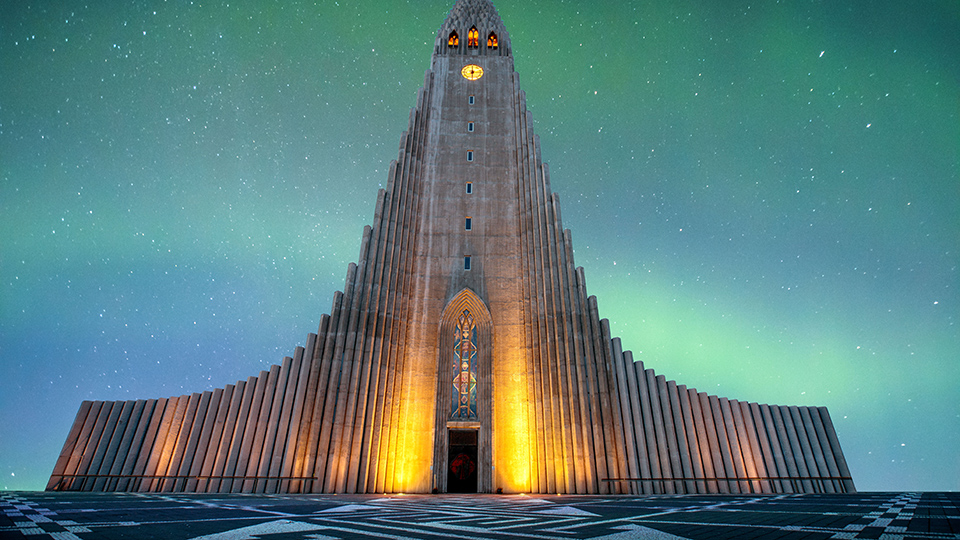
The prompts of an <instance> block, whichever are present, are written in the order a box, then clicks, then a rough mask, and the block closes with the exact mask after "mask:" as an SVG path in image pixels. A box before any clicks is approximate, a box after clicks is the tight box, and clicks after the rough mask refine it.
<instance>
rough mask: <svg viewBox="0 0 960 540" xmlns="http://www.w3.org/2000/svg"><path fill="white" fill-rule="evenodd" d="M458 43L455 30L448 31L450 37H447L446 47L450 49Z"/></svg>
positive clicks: (458, 37) (458, 39)
mask: <svg viewBox="0 0 960 540" xmlns="http://www.w3.org/2000/svg"><path fill="white" fill-rule="evenodd" d="M458 45H460V36H458V35H457V31H456V30H454V31H453V32H450V37H448V38H447V47H450V48H451V49H452V48H454V47H456V46H458Z"/></svg>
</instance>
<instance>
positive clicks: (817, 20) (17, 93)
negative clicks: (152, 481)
mask: <svg viewBox="0 0 960 540" xmlns="http://www.w3.org/2000/svg"><path fill="white" fill-rule="evenodd" d="M387 4H388V3H387V2H382V1H377V2H374V1H359V2H351V1H346V0H340V1H339V2H334V1H332V0H325V1H322V2H318V3H312V2H295V1H283V2H280V1H273V2H229V3H228V2H224V1H221V0H216V1H209V2H206V1H203V2H201V1H193V2H187V1H170V2H160V1H153V2H151V1H136V2H129V1H124V2H121V1H111V2H89V3H86V2H70V1H59V2H49V1H29V0H16V1H14V0H6V1H2V2H0V287H2V289H0V370H2V373H3V375H2V376H0V488H2V489H31V490H32V489H43V487H44V485H45V482H46V479H47V477H48V475H49V474H50V471H51V470H52V468H53V465H54V463H55V461H56V458H57V456H58V454H59V451H60V448H61V446H62V444H63V441H64V439H65V438H66V435H67V432H68V430H69V428H70V425H71V423H72V422H73V419H74V415H75V414H76V411H77V408H78V407H79V405H80V402H81V401H82V400H84V399H100V400H127V399H139V398H156V397H166V396H171V395H180V394H185V393H191V392H199V391H203V390H207V389H212V388H215V387H223V386H224V385H226V384H229V383H233V382H235V381H236V380H238V379H245V378H246V377H247V376H249V375H255V374H256V373H258V372H259V371H260V370H262V369H266V368H267V366H269V365H270V364H273V363H278V362H279V361H280V360H281V359H282V358H283V357H284V356H286V355H291V354H292V353H293V350H294V347H296V346H297V345H301V344H303V342H304V341H305V339H306V336H307V334H308V333H309V332H314V331H316V328H317V323H318V321H319V319H320V315H321V314H322V313H326V312H328V311H329V309H330V303H331V300H332V296H333V292H334V290H337V289H340V288H342V287H343V279H344V276H345V275H346V269H347V264H348V263H349V262H351V261H355V260H356V258H357V255H358V253H359V248H360V237H361V233H362V229H363V226H364V225H365V224H369V223H370V222H371V221H372V219H373V210H374V205H375V201H376V195H377V189H378V188H380V187H383V186H384V185H385V183H386V177H387V170H388V167H389V163H390V161H391V160H392V159H395V158H396V157H397V148H398V143H399V140H400V134H401V132H402V131H403V130H404V129H406V126H407V118H408V114H409V109H410V107H412V106H413V105H414V104H415V102H416V94H417V88H418V87H420V86H421V85H422V83H423V73H424V70H426V69H428V68H429V66H430V54H431V52H432V48H433V43H434V38H435V36H436V31H437V28H439V26H440V25H441V24H442V22H443V21H444V19H445V17H446V15H447V12H448V10H449V8H450V7H451V5H452V0H409V1H397V2H390V3H389V4H390V6H389V7H386V5H387ZM498 8H499V10H500V14H501V16H502V17H503V19H504V22H505V24H506V26H507V29H508V30H509V31H510V37H511V39H512V43H513V48H514V54H515V58H516V68H517V71H518V72H519V73H520V82H521V87H522V88H523V89H524V90H525V91H526V92H527V98H528V99H527V104H528V107H529V108H530V109H531V110H532V112H533V115H534V120H535V122H536V124H535V129H536V131H537V133H538V134H539V136H540V137H541V142H542V147H543V156H544V160H545V161H547V162H548V163H549V164H550V166H551V179H552V187H553V189H554V190H555V191H557V192H558V193H559V194H560V198H561V203H562V209H563V217H564V218H565V219H564V225H565V226H566V227H569V228H570V229H572V230H573V238H574V247H575V249H576V257H577V263H578V264H580V265H583V266H584V267H585V269H586V276H587V286H588V291H589V293H591V294H595V295H597V297H598V299H599V305H600V313H601V316H603V317H607V318H609V319H610V321H611V325H612V329H613V333H614V335H619V336H621V337H622V338H623V342H624V346H625V348H627V349H631V350H633V351H634V354H635V357H636V358H638V359H640V360H643V361H644V362H645V364H646V366H647V367H652V368H654V369H656V370H657V372H658V373H661V374H664V375H666V376H667V378H674V379H676V380H678V381H679V382H680V383H681V384H687V385H689V386H691V387H696V388H697V389H698V390H701V391H707V392H710V393H716V394H719V395H721V396H728V397H731V398H736V399H741V400H745V401H758V402H761V403H777V404H793V405H826V406H827V407H829V410H830V413H831V415H832V417H833V420H834V423H835V425H836V428H837V432H838V435H839V437H840V441H841V444H842V445H843V449H844V452H845V454H846V458H847V460H848V462H849V465H850V469H851V471H852V473H853V476H854V479H855V481H856V484H857V487H858V488H859V489H861V490H956V489H960V452H958V450H957V449H958V448H960V325H958V316H960V310H958V305H960V294H958V285H960V280H958V270H957V266H958V262H960V255H958V254H960V165H958V163H960V119H958V104H960V89H958V88H960V62H958V58H960V3H958V2H957V1H956V0H939V1H934V0H929V1H923V0H921V1H919V2H903V1H902V0H898V1H892V0H875V1H871V2H854V1H850V0H840V1H827V0H823V1H819V0H818V1H810V0H790V1H774V0H764V1H761V2H754V1H748V0H729V1H717V0H671V1H666V0H653V1H649V0H645V1H639V0H629V1H627V0H617V1H597V0H582V1H581V0H566V1H558V0H542V1H531V0H524V1H522V2H521V1H519V0H518V1H507V0H501V1H500V2H498Z"/></svg>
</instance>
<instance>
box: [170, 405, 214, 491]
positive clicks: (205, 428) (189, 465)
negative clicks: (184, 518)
mask: <svg viewBox="0 0 960 540" xmlns="http://www.w3.org/2000/svg"><path fill="white" fill-rule="evenodd" d="M218 391H221V390H218ZM212 398H213V392H212V391H209V390H208V391H206V392H203V393H202V394H200V402H199V403H198V404H197V409H196V413H195V415H194V417H193V425H192V426H191V427H190V432H189V433H190V435H189V437H188V439H187V444H186V446H185V447H184V450H183V458H182V459H181V461H180V466H179V467H178V469H179V471H178V472H177V475H179V476H184V477H186V478H181V479H177V482H176V485H175V487H174V491H189V492H194V491H196V489H197V480H196V478H189V477H190V476H191V471H192V470H193V468H194V467H193V466H194V464H196V468H197V469H199V468H200V465H202V464H203V453H202V450H201V451H200V455H197V454H198V449H199V448H200V441H201V438H202V437H203V435H204V432H206V433H207V436H208V437H209V430H210V429H211V428H212V427H213V426H212V423H213V416H215V415H216V410H214V411H213V413H212V414H211V413H210V402H211V400H212ZM214 409H216V406H214ZM208 417H209V418H210V422H209V423H208V422H207V418H208ZM204 442H206V441H204ZM204 448H205V445H204ZM195 474H197V473H193V475H195Z"/></svg>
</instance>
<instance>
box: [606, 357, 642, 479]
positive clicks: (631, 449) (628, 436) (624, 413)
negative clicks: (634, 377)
mask: <svg viewBox="0 0 960 540" xmlns="http://www.w3.org/2000/svg"><path fill="white" fill-rule="evenodd" d="M610 345H611V347H612V348H613V367H614V370H613V373H612V374H613V375H615V376H616V381H617V392H618V396H617V401H618V402H619V404H620V413H621V415H620V416H621V422H622V423H623V443H624V444H623V449H624V450H626V461H627V468H626V471H625V472H626V473H627V475H628V476H629V477H630V478H640V467H639V463H638V460H637V447H636V438H635V435H634V426H633V418H634V414H633V409H632V408H631V403H630V394H629V382H628V381H627V367H626V366H625V365H624V355H623V346H622V345H621V343H620V338H613V339H612V340H611V343H610ZM630 368H631V369H632V368H633V366H630ZM639 487H640V486H639V484H636V483H634V482H626V483H621V486H620V488H621V489H622V490H623V492H624V493H638V490H637V488H639Z"/></svg>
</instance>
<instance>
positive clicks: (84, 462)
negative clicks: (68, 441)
mask: <svg viewBox="0 0 960 540" xmlns="http://www.w3.org/2000/svg"><path fill="white" fill-rule="evenodd" d="M120 407H121V406H120V405H119V404H118V402H116V401H106V402H104V403H103V406H102V407H101V408H100V414H98V415H97V419H96V422H95V423H94V424H93V429H92V430H91V431H90V438H89V439H88V440H87V444H86V448H84V450H83V453H82V454H81V455H82V456H83V457H82V458H81V459H80V465H79V466H78V467H77V474H80V475H84V477H81V478H78V480H80V486H81V487H80V489H82V490H84V491H89V490H90V489H91V486H92V485H93V483H94V481H95V480H96V479H95V478H92V477H89V476H86V475H95V474H96V472H97V471H96V468H95V467H93V466H92V464H93V462H94V459H97V458H98V456H97V449H98V448H103V449H104V450H105V449H106V443H104V442H103V432H104V429H105V428H106V427H107V424H108V422H109V420H110V416H111V415H112V414H113V412H114V411H113V409H114V408H116V409H118V410H119V409H120ZM111 427H112V426H111ZM110 431H111V430H108V433H109V432H110ZM101 445H102V446H101ZM102 455H103V454H102V453H101V454H100V458H102ZM98 464H99V461H98ZM91 469H92V470H91Z"/></svg>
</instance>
